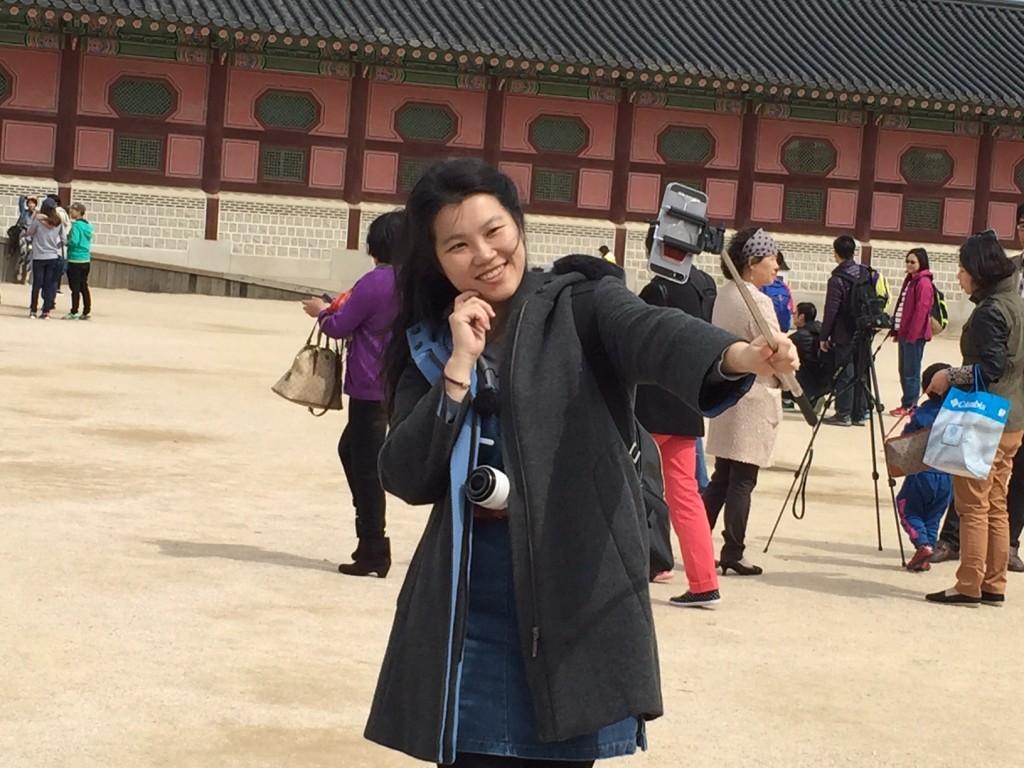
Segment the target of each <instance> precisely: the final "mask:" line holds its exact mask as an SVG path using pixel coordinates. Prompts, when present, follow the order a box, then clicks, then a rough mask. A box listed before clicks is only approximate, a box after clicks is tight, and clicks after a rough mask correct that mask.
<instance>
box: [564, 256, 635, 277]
mask: <svg viewBox="0 0 1024 768" xmlns="http://www.w3.org/2000/svg"><path fill="white" fill-rule="evenodd" d="M551 272H552V273H553V274H556V275H567V274H569V273H570V272H579V273H580V274H581V275H583V276H584V277H586V278H587V280H600V279H601V278H602V277H617V278H619V279H620V280H623V281H625V279H626V270H624V269H623V268H622V267H620V266H619V265H618V264H612V263H611V262H610V261H605V260H604V259H598V258H595V257H593V256H586V255H583V254H579V253H574V254H570V255H569V256H563V257H562V258H560V259H558V260H557V261H556V262H555V263H554V264H552V265H551Z"/></svg>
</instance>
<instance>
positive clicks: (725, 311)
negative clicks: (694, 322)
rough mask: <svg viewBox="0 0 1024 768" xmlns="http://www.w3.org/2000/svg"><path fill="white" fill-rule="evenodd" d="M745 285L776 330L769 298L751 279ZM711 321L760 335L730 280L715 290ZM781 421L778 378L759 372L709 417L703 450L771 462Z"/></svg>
mask: <svg viewBox="0 0 1024 768" xmlns="http://www.w3.org/2000/svg"><path fill="white" fill-rule="evenodd" d="M746 285H747V287H748V288H749V289H750V292H751V294H753V296H754V302H755V303H756V304H757V306H758V308H759V309H760V310H761V314H762V315H764V318H765V320H767V321H768V325H769V327H770V328H771V329H772V330H773V331H775V332H776V333H777V332H778V331H779V320H778V318H777V317H776V316H775V308H774V307H773V306H772V300H771V299H769V298H768V297H767V296H765V295H764V294H763V293H761V292H760V291H759V290H757V288H755V287H754V286H753V285H751V284H750V283H747V284H746ZM711 322H713V323H714V324H715V325H717V326H718V327H719V328H724V329H725V330H727V331H729V332H731V333H734V334H736V335H737V336H739V337H740V338H741V339H744V340H746V341H753V340H754V339H756V338H757V337H758V336H760V335H761V332H760V331H759V330H758V329H757V325H756V324H755V323H754V318H753V317H751V316H750V310H749V309H747V305H746V304H744V303H743V297H742V296H740V289H739V288H738V287H737V286H736V284H735V283H732V282H730V283H727V284H726V285H725V286H723V288H722V289H721V290H720V291H719V292H718V299H717V301H715V311H714V314H713V315H712V316H711ZM781 421H782V390H781V389H780V387H779V381H778V379H776V378H775V377H774V376H758V377H757V381H756V382H755V383H754V386H753V387H751V389H750V391H749V392H748V393H747V394H746V395H744V396H743V398H742V399H741V400H740V401H739V402H738V403H737V404H736V405H734V406H733V407H732V408H730V409H729V410H727V411H725V412H724V413H723V414H721V415H720V416H716V417H715V418H713V419H711V424H710V426H709V427H708V438H707V446H706V450H707V452H708V453H709V454H711V455H712V456H716V457H718V458H721V459H732V460H733V461H742V462H743V463H745V464H754V465H756V466H758V467H768V466H771V464H772V454H773V453H774V451H775V439H776V437H777V436H778V433H779V423H780V422H781Z"/></svg>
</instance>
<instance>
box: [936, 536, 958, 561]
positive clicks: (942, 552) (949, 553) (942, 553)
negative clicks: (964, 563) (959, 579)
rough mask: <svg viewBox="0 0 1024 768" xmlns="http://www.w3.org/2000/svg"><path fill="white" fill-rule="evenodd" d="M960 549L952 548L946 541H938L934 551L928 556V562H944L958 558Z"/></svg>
mask: <svg viewBox="0 0 1024 768" xmlns="http://www.w3.org/2000/svg"><path fill="white" fill-rule="evenodd" d="M959 559H960V550H959V549H953V547H952V546H950V543H949V542H948V541H939V543H938V544H936V545H935V552H934V553H932V556H931V557H929V558H928V562H929V563H944V562H946V561H947V560H959Z"/></svg>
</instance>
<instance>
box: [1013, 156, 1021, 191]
mask: <svg viewBox="0 0 1024 768" xmlns="http://www.w3.org/2000/svg"><path fill="white" fill-rule="evenodd" d="M1013 179H1014V181H1015V182H1017V189H1019V190H1020V191H1021V192H1024V162H1022V163H1021V164H1020V165H1018V166H1017V171H1016V173H1014V174H1013Z"/></svg>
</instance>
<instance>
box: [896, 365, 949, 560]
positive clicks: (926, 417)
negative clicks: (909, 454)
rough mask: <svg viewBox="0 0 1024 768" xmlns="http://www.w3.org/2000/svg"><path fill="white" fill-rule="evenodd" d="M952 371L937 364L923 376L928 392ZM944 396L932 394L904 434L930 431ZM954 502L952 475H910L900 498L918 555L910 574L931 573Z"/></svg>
mask: <svg viewBox="0 0 1024 768" xmlns="http://www.w3.org/2000/svg"><path fill="white" fill-rule="evenodd" d="M947 368H949V364H948V363H935V364H934V365H930V366H928V368H926V369H925V371H924V373H922V374H921V381H922V384H923V386H924V388H925V390H927V389H928V385H929V384H931V381H932V377H933V376H934V375H935V374H936V372H937V371H944V370H946V369H947ZM942 400H943V397H942V395H936V394H929V395H928V397H927V399H926V400H925V401H924V402H923V403H921V405H919V406H917V408H915V409H914V410H913V412H912V415H911V417H910V422H909V423H908V424H907V426H906V427H904V428H903V434H904V435H908V434H910V433H911V432H918V431H920V430H922V429H929V428H930V427H931V426H932V424H934V423H935V417H936V416H938V415H939V411H940V410H941V409H942ZM952 498H953V477H952V475H950V474H949V473H948V472H940V471H939V470H937V469H926V470H925V471H924V472H918V473H917V474H914V475H909V476H908V477H907V478H906V479H905V480H904V481H903V487H902V488H901V489H900V492H899V494H898V495H897V496H896V506H897V508H898V509H899V512H900V522H901V523H903V528H904V529H905V530H906V532H907V535H908V536H909V537H910V542H911V543H912V544H913V545H914V547H915V549H916V551H915V552H914V556H913V557H911V558H910V562H909V563H907V570H908V571H927V570H928V569H929V568H930V567H931V566H930V565H929V558H930V557H931V556H932V554H933V553H934V552H935V546H936V544H938V540H939V524H940V523H941V522H942V515H943V513H945V511H946V507H948V506H949V502H950V501H951V500H952Z"/></svg>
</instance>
